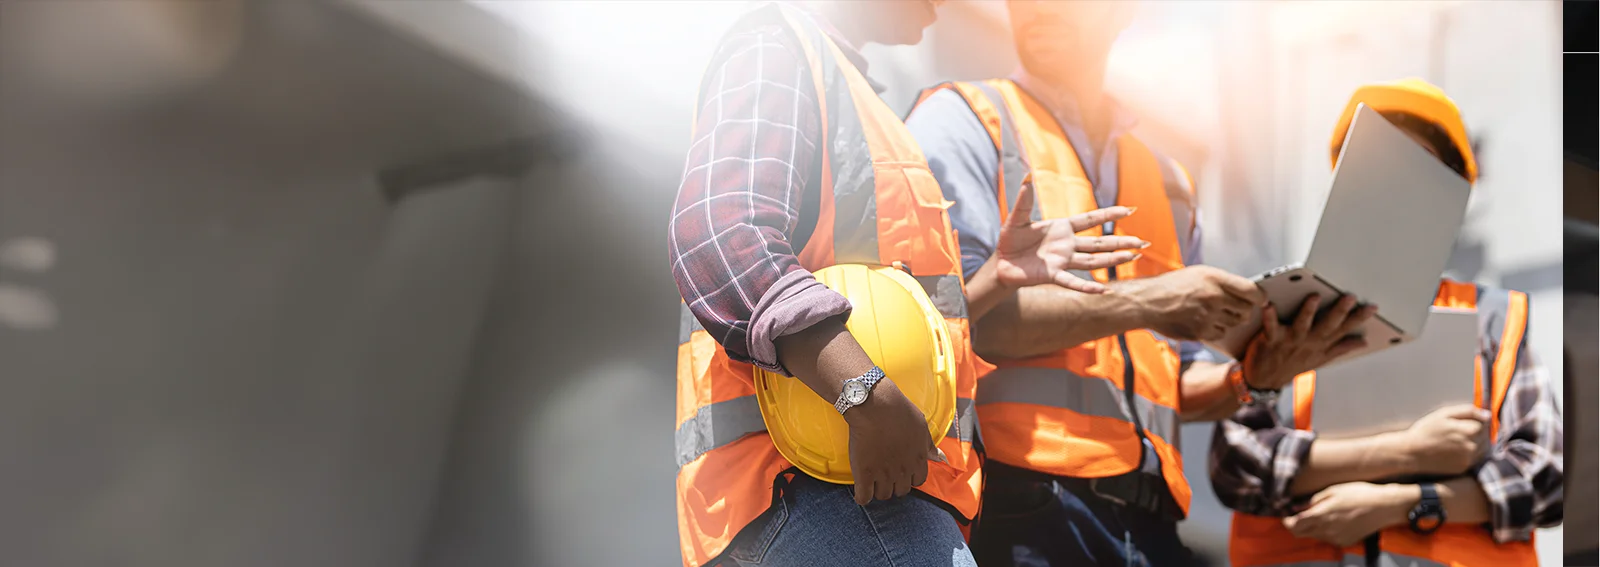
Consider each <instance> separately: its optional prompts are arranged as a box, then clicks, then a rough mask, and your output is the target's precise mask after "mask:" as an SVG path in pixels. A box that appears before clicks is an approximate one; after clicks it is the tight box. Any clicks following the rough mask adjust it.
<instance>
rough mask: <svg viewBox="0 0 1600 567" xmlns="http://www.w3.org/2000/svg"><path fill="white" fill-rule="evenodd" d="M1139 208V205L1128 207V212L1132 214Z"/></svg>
mask: <svg viewBox="0 0 1600 567" xmlns="http://www.w3.org/2000/svg"><path fill="white" fill-rule="evenodd" d="M1138 210H1139V207H1128V214H1130V215H1131V214H1133V213H1134V212H1136V211H1138Z"/></svg>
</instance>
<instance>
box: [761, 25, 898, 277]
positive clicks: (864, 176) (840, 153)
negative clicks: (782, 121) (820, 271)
mask: <svg viewBox="0 0 1600 567" xmlns="http://www.w3.org/2000/svg"><path fill="white" fill-rule="evenodd" d="M779 6H780V9H781V10H783V11H784V12H786V13H788V14H789V15H790V17H791V18H793V20H794V21H796V22H804V23H806V24H809V25H801V26H796V27H799V28H801V29H800V30H797V31H798V33H803V34H805V36H806V40H807V41H808V42H809V43H810V44H811V47H812V50H813V51H815V52H816V54H817V61H818V63H819V64H820V65H821V66H822V87H823V97H824V99H825V100H826V106H827V108H826V111H827V121H828V131H827V133H826V135H825V138H826V140H827V143H828V147H827V148H826V149H825V151H827V152H828V160H829V162H828V163H829V169H830V171H831V173H832V174H833V187H832V189H833V258H834V261H835V262H837V263H840V264H883V262H882V261H881V260H880V259H879V257H878V182H877V179H876V175H875V174H874V173H873V171H872V149H871V148H869V147H868V146H867V137H866V134H865V133H864V132H863V130H862V128H861V117H860V116H859V115H857V114H856V103H855V98H854V96H852V95H851V93H850V84H849V83H848V82H847V81H846V80H845V76H844V72H843V71H841V70H840V69H839V64H838V61H837V60H835V58H834V56H833V50H832V49H830V48H829V47H828V46H829V45H830V42H829V40H828V38H827V36H825V35H823V33H822V31H821V28H819V27H817V25H816V22H814V21H813V20H812V19H811V16H810V15H808V14H806V13H804V12H802V11H799V10H795V9H794V8H792V7H789V6H784V5H781V4H780V5H779Z"/></svg>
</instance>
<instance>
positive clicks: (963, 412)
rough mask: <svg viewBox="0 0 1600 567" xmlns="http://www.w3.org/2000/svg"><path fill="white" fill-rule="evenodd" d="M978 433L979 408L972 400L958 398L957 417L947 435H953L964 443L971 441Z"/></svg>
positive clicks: (951, 423)
mask: <svg viewBox="0 0 1600 567" xmlns="http://www.w3.org/2000/svg"><path fill="white" fill-rule="evenodd" d="M977 433H978V409H977V406H976V405H975V404H973V403H972V400H969V399H966V398H956V419H955V421H952V422H950V431H949V432H947V433H945V434H944V436H945V437H953V438H955V439H958V440H960V441H961V442H963V443H971V442H972V440H973V438H975V437H976V436H977Z"/></svg>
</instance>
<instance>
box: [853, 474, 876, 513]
mask: <svg viewBox="0 0 1600 567" xmlns="http://www.w3.org/2000/svg"><path fill="white" fill-rule="evenodd" d="M872 492H873V491H872V477H870V476H866V475H861V476H857V477H856V504H857V505H860V506H866V505H867V503H868V502H871V501H872V496H873V494H872Z"/></svg>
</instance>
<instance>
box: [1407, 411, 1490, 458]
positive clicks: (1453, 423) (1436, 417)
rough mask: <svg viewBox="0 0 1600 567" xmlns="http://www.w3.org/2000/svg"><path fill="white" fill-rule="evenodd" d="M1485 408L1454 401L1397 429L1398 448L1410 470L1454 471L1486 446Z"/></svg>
mask: <svg viewBox="0 0 1600 567" xmlns="http://www.w3.org/2000/svg"><path fill="white" fill-rule="evenodd" d="M1489 417H1490V416H1489V412H1488V410H1484V409H1481V408H1478V407H1477V406H1474V405H1472V404H1458V405H1453V406H1448V407H1443V408H1440V409H1437V410H1434V411H1433V413H1430V414H1428V415H1425V416H1422V417H1421V418H1420V419H1418V420H1417V421H1416V422H1415V423H1412V424H1411V427H1410V428H1407V429H1406V430H1405V431H1402V432H1400V433H1399V441H1400V449H1401V450H1402V451H1404V452H1405V454H1406V455H1407V456H1408V457H1409V458H1408V459H1406V460H1407V462H1408V463H1409V466H1408V468H1409V469H1410V471H1411V472H1412V473H1413V474H1425V475H1458V474H1462V473H1465V472H1467V469H1470V468H1472V466H1473V465H1476V464H1478V462H1479V461H1482V460H1483V457H1484V455H1485V454H1486V453H1487V452H1488V450H1489V446H1490V444H1489Z"/></svg>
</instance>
